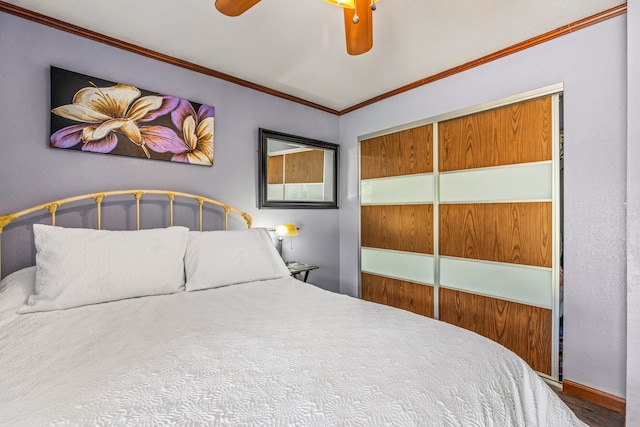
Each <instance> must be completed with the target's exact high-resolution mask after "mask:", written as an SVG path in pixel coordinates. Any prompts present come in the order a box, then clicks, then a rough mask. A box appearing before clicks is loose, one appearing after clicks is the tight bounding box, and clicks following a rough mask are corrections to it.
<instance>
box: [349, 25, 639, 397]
mask: <svg viewBox="0 0 640 427" xmlns="http://www.w3.org/2000/svg"><path fill="white" fill-rule="evenodd" d="M556 83H564V94H565V96H564V98H565V99H564V125H565V128H564V129H565V156H566V157H565V158H566V160H565V192H564V194H565V200H564V203H565V204H564V206H565V221H564V230H565V240H564V243H565V245H564V249H565V255H564V261H565V303H564V304H565V305H564V306H565V326H564V332H565V341H564V375H565V378H567V379H570V380H573V381H576V382H578V383H581V384H585V385H588V386H591V387H594V388H597V389H599V390H602V391H605V392H608V393H612V394H614V395H616V396H624V395H625V365H626V335H625V329H626V315H625V313H626V305H625V303H626V287H625V266H626V259H625V258H626V252H625V221H626V219H625V195H626V183H627V181H626V173H625V171H626V163H625V160H626V132H625V129H626V90H627V88H626V16H621V17H617V18H614V19H611V20H608V21H606V22H603V23H600V24H597V25H594V26H591V27H589V28H586V29H584V30H580V31H577V32H575V33H572V34H570V35H567V36H564V37H561V38H559V39H556V40H553V41H550V42H547V43H544V44H542V45H539V46H536V47H533V48H530V49H527V50H525V51H523V52H520V53H517V54H514V55H511V56H508V57H506V58H503V59H501V60H498V61H494V62H491V63H489V64H485V65H483V66H481V67H478V68H474V69H472V70H469V71H466V72H464V73H461V74H457V75H455V76H452V77H449V78H447V79H444V80H440V81H437V82H434V83H432V84H429V85H426V86H423V87H420V88H417V89H414V90H413V91H410V92H407V93H404V94H401V95H398V96H395V97H393V98H390V99H388V100H385V101H382V102H378V103H376V104H374V105H371V106H369V107H366V108H363V109H360V110H356V111H354V112H352V113H350V114H348V115H345V116H342V117H341V119H340V141H341V145H342V154H343V159H344V161H343V164H342V171H341V172H342V176H343V178H344V179H343V181H342V188H341V191H342V195H343V198H342V209H341V217H340V229H341V233H340V251H341V254H342V255H341V264H340V277H341V291H342V292H343V293H347V294H351V295H357V293H358V227H359V223H358V218H359V214H358V145H357V139H358V136H360V135H366V134H369V133H372V132H376V131H379V130H383V129H387V128H390V127H394V126H399V125H403V124H406V123H410V122H413V121H417V120H421V119H426V118H429V117H433V116H436V115H439V114H443V113H448V112H451V111H455V110H458V109H461V108H465V107H469V106H473V105H477V104H482V103H485V102H488V101H492V100H496V99H500V98H503V97H507V96H511V95H516V94H518V93H522V92H526V91H529V90H532V89H536V88H541V87H544V86H548V85H552V84H556Z"/></svg>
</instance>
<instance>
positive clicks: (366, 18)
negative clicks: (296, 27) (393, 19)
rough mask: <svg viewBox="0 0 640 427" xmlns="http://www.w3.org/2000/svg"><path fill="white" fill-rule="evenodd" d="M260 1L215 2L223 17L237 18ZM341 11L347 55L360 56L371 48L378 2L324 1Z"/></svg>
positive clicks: (223, 0) (226, 0) (364, 0)
mask: <svg viewBox="0 0 640 427" xmlns="http://www.w3.org/2000/svg"><path fill="white" fill-rule="evenodd" d="M259 1H260V0H216V3H215V5H216V9H218V11H219V12H220V13H222V14H223V15H227V16H239V15H242V14H243V13H244V12H246V11H247V10H249V9H250V8H251V7H253V6H255V4H256V3H258V2H259ZM325 1H326V2H327V3H331V4H333V5H336V6H340V7H341V8H342V9H343V14H344V30H345V35H346V41H347V53H348V54H349V55H360V54H363V53H365V52H368V51H369V50H370V49H371V48H372V47H373V11H374V10H375V9H376V3H375V2H377V1H378V0H325Z"/></svg>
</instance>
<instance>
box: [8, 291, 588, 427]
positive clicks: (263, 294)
mask: <svg viewBox="0 0 640 427" xmlns="http://www.w3.org/2000/svg"><path fill="white" fill-rule="evenodd" d="M0 424H1V425H7V426H37V425H104V426H120V425H132V426H144V425H194V426H195V425H322V426H326V425H365V426H379V425H394V426H399V425H420V426H441V425H442V426H465V427H466V426H518V427H520V426H571V425H583V424H582V423H580V421H578V420H577V418H576V417H575V416H574V415H573V414H572V413H571V412H570V411H569V410H568V409H567V407H566V406H565V405H564V403H562V402H561V401H560V400H559V399H558V398H557V397H556V396H555V394H554V393H553V392H552V391H551V390H550V389H549V387H548V386H547V385H546V384H544V382H543V381H542V380H541V379H540V378H539V377H538V376H537V375H536V374H535V373H534V372H533V371H532V370H531V369H529V367H528V366H527V365H526V364H525V363H524V362H523V361H521V360H520V359H519V358H517V357H515V356H514V355H513V354H512V353H511V352H510V351H508V350H506V349H504V348H503V347H501V346H500V345H498V344H495V343H493V342H491V341H488V340H486V339H484V338H482V337H480V336H478V335H475V334H473V333H470V332H467V331H464V330H462V329H459V328H456V327H453V326H450V325H447V324H445V323H442V322H438V321H433V320H431V319H426V318H424V317H421V316H418V315H415V314H412V313H409V312H406V311H402V310H397V309H393V308H389V307H386V306H382V305H378V304H373V303H368V302H363V301H360V300H357V299H354V298H351V297H347V296H344V295H337V294H332V293H330V292H326V291H323V290H320V289H318V288H315V287H313V286H311V285H308V284H304V283H302V282H300V281H297V280H294V279H291V278H286V279H277V280H270V281H263V282H253V283H247V284H241V285H234V286H229V287H225V288H218V289H212V290H206V291H197V292H182V293H178V294H173V295H166V296H152V297H144V298H136V299H130V300H124V301H119V302H112V303H105V304H99V305H93V306H87V307H80V308H74V309H70V310H65V311H57V312H45V313H33V314H25V315H21V316H20V317H19V318H18V319H16V320H14V321H12V322H10V323H8V324H5V325H4V326H3V327H2V328H1V329H0Z"/></svg>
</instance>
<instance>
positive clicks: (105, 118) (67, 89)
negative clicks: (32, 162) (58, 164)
mask: <svg viewBox="0 0 640 427" xmlns="http://www.w3.org/2000/svg"><path fill="white" fill-rule="evenodd" d="M213 119H214V108H213V107H212V106H210V105H205V104H198V103H195V102H191V101H187V100H186V99H182V98H177V97H175V96H169V95H164V94H159V93H154V92H150V91H147V90H144V89H140V88H137V87H135V86H131V85H127V84H122V83H115V82H110V81H107V80H102V79H98V78H94V77H90V76H86V75H84V74H79V73H75V72H72V71H67V70H63V69H61V68H57V67H51V138H50V145H51V147H55V148H66V149H71V150H81V151H89V152H94V153H107V154H118V155H123V156H133V157H140V158H144V159H157V160H167V161H172V162H181V163H189V164H196V165H206V166H212V165H213V124H214V120H213Z"/></svg>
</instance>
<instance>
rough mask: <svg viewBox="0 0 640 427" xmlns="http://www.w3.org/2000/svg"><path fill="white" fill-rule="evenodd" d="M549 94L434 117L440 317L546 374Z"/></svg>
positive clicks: (550, 301) (550, 297) (550, 300)
mask: <svg viewBox="0 0 640 427" xmlns="http://www.w3.org/2000/svg"><path fill="white" fill-rule="evenodd" d="M553 112H554V108H553V98H552V97H551V96H547V97H544V98H539V99H533V100H529V101H525V102H520V103H516V104H512V105H508V106H505V107H501V108H496V109H492V110H489V111H483V112H480V113H475V114H470V115H466V116H463V117H458V118H455V119H452V120H447V121H443V122H439V123H438V144H439V145H438V154H439V156H438V166H439V171H440V175H439V285H440V288H439V317H440V320H443V321H445V322H448V323H452V324H454V325H458V326H461V327H463V328H466V329H469V330H472V331H475V332H477V333H479V334H481V335H484V336H486V337H488V338H491V339H493V340H495V341H497V342H499V343H501V344H503V345H504V346H505V347H507V348H509V349H511V350H512V351H514V352H515V353H517V354H518V355H519V356H521V357H522V358H524V359H525V360H526V361H527V362H528V363H529V364H530V365H531V366H532V367H533V368H534V369H535V370H537V371H538V372H541V373H543V374H546V375H549V376H551V375H552V360H553V355H552V347H553V345H552V337H553V327H552V324H553V316H552V309H553V305H554V280H553V274H554V273H553V245H554V230H553V212H554V211H553V201H552V199H553V185H552V178H553V161H552V160H553V158H552V157H553V156H552V152H553V126H552V123H553V120H554V118H553Z"/></svg>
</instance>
